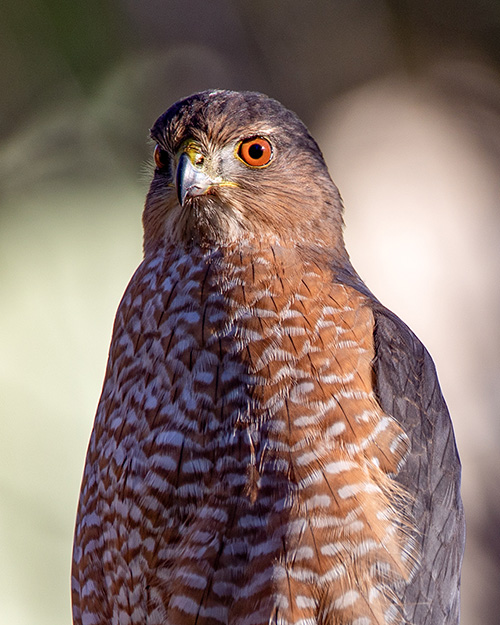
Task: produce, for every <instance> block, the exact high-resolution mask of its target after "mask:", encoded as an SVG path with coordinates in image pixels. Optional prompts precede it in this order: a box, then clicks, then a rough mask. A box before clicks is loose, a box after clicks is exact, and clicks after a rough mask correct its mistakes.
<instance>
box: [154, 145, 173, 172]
mask: <svg viewBox="0 0 500 625" xmlns="http://www.w3.org/2000/svg"><path fill="white" fill-rule="evenodd" d="M154 159H155V165H156V167H158V169H165V167H168V164H169V161H170V158H169V156H168V152H167V151H166V150H164V149H163V148H161V147H160V146H159V145H157V146H156V147H155V151H154Z"/></svg>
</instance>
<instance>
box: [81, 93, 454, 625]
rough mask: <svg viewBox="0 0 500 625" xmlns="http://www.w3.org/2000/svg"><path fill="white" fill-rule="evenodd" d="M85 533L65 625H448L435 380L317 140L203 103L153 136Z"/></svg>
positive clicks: (449, 593) (161, 123)
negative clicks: (365, 260) (348, 224)
mask: <svg viewBox="0 0 500 625" xmlns="http://www.w3.org/2000/svg"><path fill="white" fill-rule="evenodd" d="M151 137H152V139H153V140H154V142H155V143H156V147H155V150H154V159H155V165H156V167H155V171H154V176H153V179H152V182H151V187H150V189H149V192H148V194H147V198H146V203H145V208H144V214H143V225H144V260H143V262H142V263H141V265H140V266H139V268H138V269H137V271H136V273H135V274H134V276H133V277H132V279H131V281H130V283H129V285H128V287H127V289H126V291H125V294H124V296H123V299H122V301H121V303H120V305H119V308H118V312H117V314H116V319H115V323H114V329H113V337H112V341H111V347H110V351H109V360H108V365H107V369H106V375H105V380H104V385H103V389H102V395H101V399H100V402H99V406H98V409H97V414H96V418H95V423H94V428H93V431H92V435H91V439H90V444H89V448H88V453H87V459H86V466H85V471H84V476H83V483H82V488H81V494H80V501H79V509H78V515H77V522H76V531H75V541H74V551H73V569H72V598H73V619H74V623H75V625H132V624H141V625H144V624H146V623H147V624H148V625H167V624H168V625H191V624H192V625H267V624H268V623H273V624H275V625H347V624H349V625H385V624H388V623H411V624H413V625H424V624H425V625H455V624H456V623H458V612H459V575H460V565H461V559H462V552H463V546H464V517H463V510H462V504H461V499H460V492H459V488H460V462H459V458H458V454H457V449H456V445H455V439H454V435H453V429H452V424H451V421H450V417H449V414H448V411H447V408H446V405H445V402H444V399H443V397H442V395H441V391H440V388H439V384H438V380H437V376H436V371H435V367H434V364H433V362H432V360H431V358H430V356H429V354H428V353H427V351H426V350H425V348H424V347H423V345H422V344H421V343H420V341H419V340H418V339H417V338H416V337H415V335H414V334H413V333H412V332H411V331H410V330H409V329H408V328H407V326H406V325H404V323H403V322H402V321H400V319H398V318H397V317H396V316H395V315H394V314H393V313H392V312H390V311H389V310H387V309H386V308H384V306H383V305H382V304H381V303H379V301H378V300H377V299H376V298H375V297H374V296H373V295H372V294H371V292H370V291H369V290H368V289H367V287H366V286H365V285H364V283H363V282H362V281H361V279H360V278H359V277H358V275H357V274H356V272H355V271H354V269H353V267H352V266H351V264H350V261H349V257H348V254H347V252H346V249H345V247H344V242H343V238H342V226H343V224H342V202H341V198H340V195H339V192H338V190H337V188H336V186H335V185H334V183H333V182H332V180H331V178H330V175H329V173H328V170H327V167H326V165H325V162H324V160H323V156H322V154H321V151H320V149H319V147H318V145H317V144H316V142H315V141H314V139H313V138H312V137H311V136H310V134H309V133H308V131H307V129H306V127H305V126H304V125H303V123H302V122H301V121H300V120H299V119H298V118H297V117H296V116H295V115H294V114H293V113H291V112H290V111H288V110H287V109H285V108H284V107H283V106H282V105H281V104H280V103H278V102H277V101H275V100H273V99H270V98H268V97H266V96H264V95H261V94H258V93H250V92H244V93H239V92H232V91H222V90H221V91H219V90H216V91H205V92H202V93H198V94H195V95H192V96H190V97H188V98H186V99H183V100H181V101H179V102H177V103H176V104H174V105H173V106H172V107H171V108H169V109H168V110H167V112H166V113H164V114H163V115H162V116H161V117H160V118H159V119H158V120H157V121H156V123H155V124H154V126H153V128H152V130H151Z"/></svg>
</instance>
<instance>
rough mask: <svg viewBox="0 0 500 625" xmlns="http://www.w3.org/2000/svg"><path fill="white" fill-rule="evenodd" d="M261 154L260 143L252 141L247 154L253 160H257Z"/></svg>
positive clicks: (262, 151)
mask: <svg viewBox="0 0 500 625" xmlns="http://www.w3.org/2000/svg"><path fill="white" fill-rule="evenodd" d="M263 154H264V148H263V147H262V145H261V144H260V143H252V145H251V146H250V147H249V148H248V155H249V156H250V158H253V159H254V161H258V160H259V158H261V156H262V155H263Z"/></svg>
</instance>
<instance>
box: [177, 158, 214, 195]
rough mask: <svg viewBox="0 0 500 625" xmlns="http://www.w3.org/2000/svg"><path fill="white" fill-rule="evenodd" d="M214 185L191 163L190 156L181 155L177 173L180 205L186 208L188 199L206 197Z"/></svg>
mask: <svg viewBox="0 0 500 625" xmlns="http://www.w3.org/2000/svg"><path fill="white" fill-rule="evenodd" d="M212 185H213V181H212V180H211V179H210V178H209V177H208V176H207V174H205V173H204V172H203V171H202V170H201V169H200V168H198V167H196V165H194V164H193V163H192V162H191V159H190V157H189V154H187V153H186V152H184V153H183V154H181V157H180V158H179V162H178V164H177V171H176V173H175V186H176V189H177V198H178V199H179V204H180V205H181V206H184V202H185V201H186V198H191V197H197V196H200V195H204V194H205V193H206V192H207V191H208V189H209V188H210V187H211V186H212Z"/></svg>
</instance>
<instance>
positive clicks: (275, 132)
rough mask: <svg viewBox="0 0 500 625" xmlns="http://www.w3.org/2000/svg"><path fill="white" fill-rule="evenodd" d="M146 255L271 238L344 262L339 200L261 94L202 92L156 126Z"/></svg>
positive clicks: (289, 124)
mask: <svg viewBox="0 0 500 625" xmlns="http://www.w3.org/2000/svg"><path fill="white" fill-rule="evenodd" d="M151 137H152V139H153V140H154V141H155V142H156V147H155V152H154V155H155V164H156V168H155V172H154V177H153V180H152V183H151V187H150V190H149V193H148V196H147V199H146V206H145V211H144V218H143V220H144V232H145V234H144V247H145V253H146V254H148V252H151V251H153V250H157V249H158V247H161V246H164V245H165V244H172V243H174V244H181V245H185V246H189V245H192V244H196V245H200V246H202V247H208V248H213V247H220V246H225V245H232V244H234V243H238V242H240V241H252V240H253V239H255V238H257V239H259V240H260V241H263V240H264V241H265V240H266V239H269V240H270V241H274V243H278V244H279V243H283V244H287V245H295V246H297V247H299V248H300V247H301V246H308V247H311V246H317V247H321V248H325V247H326V248H328V249H330V250H332V251H334V252H336V253H337V255H340V256H342V257H343V256H344V255H345V250H344V245H343V240H342V202H341V199H340V196H339V193H338V190H337V188H336V186H335V185H334V184H333V182H332V180H331V178H330V175H329V173H328V170H327V167H326V164H325V162H324V159H323V155H322V154H321V151H320V149H319V147H318V145H317V144H316V142H315V141H314V139H313V138H312V137H311V135H310V134H309V132H308V131H307V128H306V127H305V126H304V124H303V123H302V122H301V121H300V120H299V119H298V117H297V116H296V115H295V114H294V113H292V112H291V111H289V110H287V109H286V108H285V107H283V106H282V105H281V104H280V103H279V102H277V101H276V100H273V99H271V98H268V97H267V96H265V95H262V94H260V93H253V92H241V93H240V92H234V91H219V90H216V91H204V92H202V93H197V94H195V95H192V96H189V97H187V98H185V99H183V100H180V101H179V102H177V103H176V104H174V105H173V106H171V107H170V108H169V109H168V110H167V111H166V112H165V113H164V114H163V115H162V116H161V117H160V118H159V119H158V120H157V121H156V123H155V124H154V126H153V128H152V129H151Z"/></svg>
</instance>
